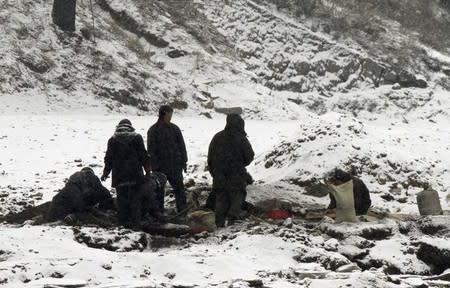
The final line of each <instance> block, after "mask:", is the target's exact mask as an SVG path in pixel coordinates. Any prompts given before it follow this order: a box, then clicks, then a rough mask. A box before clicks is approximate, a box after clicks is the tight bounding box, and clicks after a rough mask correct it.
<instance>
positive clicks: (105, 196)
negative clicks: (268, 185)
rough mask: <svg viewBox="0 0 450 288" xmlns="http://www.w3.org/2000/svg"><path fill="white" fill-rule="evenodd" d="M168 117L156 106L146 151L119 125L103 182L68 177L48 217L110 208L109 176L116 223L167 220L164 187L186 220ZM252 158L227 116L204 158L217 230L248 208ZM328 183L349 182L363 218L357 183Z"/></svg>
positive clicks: (181, 148) (364, 196) (124, 123)
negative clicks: (170, 188)
mask: <svg viewBox="0 0 450 288" xmlns="http://www.w3.org/2000/svg"><path fill="white" fill-rule="evenodd" d="M172 115H173V109H172V108H171V107H170V106H168V105H164V106H161V107H160V109H159V117H158V121H157V122H156V123H155V124H154V125H153V126H151V127H150V129H149V130H148V133H147V147H145V144H144V139H143V137H142V136H141V135H140V134H138V133H137V132H136V131H135V129H134V127H133V125H132V123H131V122H130V121H129V120H128V119H123V120H121V121H120V122H119V124H118V125H117V126H116V130H115V132H114V134H113V136H112V137H111V138H110V139H109V141H108V146H107V151H106V155H105V158H104V164H105V166H104V170H103V174H102V176H101V178H100V179H99V178H98V177H97V176H95V174H94V172H93V171H92V169H90V168H83V169H82V170H81V171H79V172H77V173H75V174H74V175H72V176H71V177H70V178H69V180H68V181H67V183H66V186H65V187H64V189H62V190H61V191H60V192H59V193H58V194H57V195H56V196H55V197H54V199H53V201H52V205H51V206H50V209H49V211H48V213H47V218H48V219H49V220H58V219H61V218H63V217H64V216H65V215H67V214H69V213H70V211H82V210H83V209H86V208H89V207H92V206H93V205H100V206H103V207H109V206H112V205H113V201H112V197H111V195H110V193H109V191H108V189H106V188H105V187H104V186H103V185H102V184H101V182H100V180H101V181H105V180H106V179H107V178H108V177H109V176H110V174H112V175H111V178H112V181H111V186H112V187H113V188H115V189H116V193H117V198H116V208H117V216H118V217H117V218H118V220H119V223H120V224H123V225H125V226H130V227H138V226H139V225H140V223H141V220H142V219H143V218H144V217H146V216H147V215H148V216H151V217H153V218H155V219H156V220H159V221H165V220H167V219H166V218H165V214H164V198H165V184H166V182H169V183H170V185H171V186H172V189H173V192H174V195H175V202H176V209H177V213H178V215H179V216H181V217H183V216H186V213H187V212H188V211H187V210H188V207H187V203H186V194H185V188H184V181H183V171H184V172H185V173H186V172H187V162H188V157H187V151H186V145H185V141H184V139H183V135H182V132H181V130H180V128H179V127H178V126H176V125H175V124H173V123H172ZM254 155H255V154H254V152H253V149H252V146H251V144H250V142H249V140H248V138H247V133H246V131H245V122H244V120H243V119H242V118H241V116H239V115H238V114H230V115H228V116H227V119H226V126H225V129H224V130H223V131H220V132H219V133H217V134H216V135H215V136H214V137H213V139H212V141H211V143H210V145H209V149H208V159H207V164H208V169H209V172H210V174H211V176H212V178H213V187H212V191H211V193H210V195H209V197H208V200H207V205H206V206H207V207H208V208H210V209H212V210H214V211H215V216H216V217H215V218H216V226H217V227H224V226H225V225H226V224H228V225H232V224H233V223H234V222H235V221H237V220H239V219H240V218H241V215H242V209H243V208H244V209H245V204H246V203H247V202H246V201H245V198H246V196H247V193H246V186H247V185H248V184H251V183H252V182H253V179H252V177H251V175H250V174H249V173H248V172H247V170H246V167H247V166H248V165H249V164H250V163H251V162H252V161H253V159H254ZM144 172H145V173H144ZM330 179H331V180H330V181H331V182H332V185H336V187H338V186H339V185H343V184H345V183H347V186H348V183H349V181H351V184H352V185H351V189H353V194H354V197H353V200H352V201H353V202H354V203H355V204H354V205H355V209H356V212H357V214H365V213H367V209H368V208H369V207H370V204H371V203H370V196H369V191H368V189H367V187H366V186H365V185H364V183H363V182H362V181H361V180H359V179H358V178H354V177H352V176H351V175H350V174H348V173H346V172H344V171H342V170H339V169H337V170H335V171H334V172H333V175H331V177H330ZM349 187H350V186H349ZM335 196H336V195H330V197H331V203H330V206H329V209H335V208H336V199H335ZM62 203H64V205H61V204H62ZM69 203H70V205H69ZM338 204H339V203H338ZM337 206H339V205H337ZM338 208H339V207H338Z"/></svg>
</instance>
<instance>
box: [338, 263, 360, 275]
mask: <svg viewBox="0 0 450 288" xmlns="http://www.w3.org/2000/svg"><path fill="white" fill-rule="evenodd" d="M356 271H361V269H360V268H359V267H358V266H357V265H356V264H354V263H351V264H348V265H344V266H341V267H339V268H338V269H336V272H339V273H351V272H356Z"/></svg>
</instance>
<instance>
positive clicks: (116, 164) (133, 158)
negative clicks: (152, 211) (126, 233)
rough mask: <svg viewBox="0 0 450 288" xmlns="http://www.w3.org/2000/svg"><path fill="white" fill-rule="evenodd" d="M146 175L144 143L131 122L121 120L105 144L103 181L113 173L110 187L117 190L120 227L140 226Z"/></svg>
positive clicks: (147, 160)
mask: <svg viewBox="0 0 450 288" xmlns="http://www.w3.org/2000/svg"><path fill="white" fill-rule="evenodd" d="M143 168H144V170H145V172H146V173H150V171H151V166H150V157H149V155H148V153H147V151H146V150H145V145H144V140H143V138H142V136H141V135H139V134H138V133H136V132H135V129H134V128H133V126H132V125H131V122H130V120H128V119H123V120H122V121H120V122H119V125H117V127H116V131H115V133H114V135H113V136H112V137H111V138H110V139H109V141H108V149H107V151H106V155H105V168H104V170H103V176H102V178H101V180H102V181H105V180H106V178H108V176H109V174H110V172H111V171H112V185H111V186H112V187H114V188H116V191H117V210H118V211H117V212H118V218H119V222H120V223H121V224H123V225H130V224H131V225H132V226H139V225H140V220H141V217H142V205H141V204H142V203H141V200H142V193H140V188H141V187H140V186H141V185H143V184H144V182H145V177H144V172H143Z"/></svg>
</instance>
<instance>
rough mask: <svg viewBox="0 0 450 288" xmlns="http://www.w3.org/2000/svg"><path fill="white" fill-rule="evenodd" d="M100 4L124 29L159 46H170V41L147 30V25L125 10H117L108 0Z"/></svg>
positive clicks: (100, 0)
mask: <svg viewBox="0 0 450 288" xmlns="http://www.w3.org/2000/svg"><path fill="white" fill-rule="evenodd" d="M98 5H99V6H100V8H102V9H103V10H105V11H107V12H109V14H110V15H111V17H112V18H113V19H114V20H115V21H116V22H117V23H118V24H119V25H120V26H122V27H123V28H124V29H126V30H128V31H130V32H131V33H134V34H136V35H137V36H138V37H143V38H144V39H145V40H146V41H147V42H148V43H150V44H151V45H154V46H156V47H159V48H164V47H167V46H169V42H167V41H166V40H164V39H163V38H162V37H160V36H158V35H155V34H154V33H152V32H150V31H147V30H146V29H145V27H144V26H143V25H142V24H141V23H138V22H137V21H136V20H135V19H134V18H133V17H131V16H130V15H128V13H127V12H126V11H125V10H121V11H117V10H114V8H113V7H111V5H110V4H109V3H108V1H107V0H99V1H98Z"/></svg>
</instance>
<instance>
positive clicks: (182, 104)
mask: <svg viewBox="0 0 450 288" xmlns="http://www.w3.org/2000/svg"><path fill="white" fill-rule="evenodd" d="M169 105H170V106H171V107H172V108H173V109H178V110H186V109H187V108H188V107H189V105H188V103H187V102H186V101H181V100H175V101H173V102H171V103H170V104H169Z"/></svg>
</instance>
